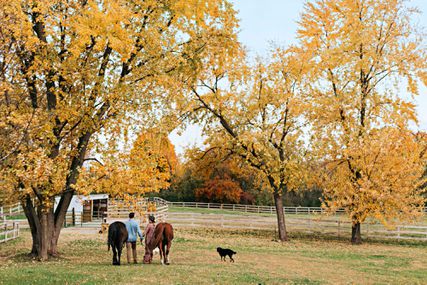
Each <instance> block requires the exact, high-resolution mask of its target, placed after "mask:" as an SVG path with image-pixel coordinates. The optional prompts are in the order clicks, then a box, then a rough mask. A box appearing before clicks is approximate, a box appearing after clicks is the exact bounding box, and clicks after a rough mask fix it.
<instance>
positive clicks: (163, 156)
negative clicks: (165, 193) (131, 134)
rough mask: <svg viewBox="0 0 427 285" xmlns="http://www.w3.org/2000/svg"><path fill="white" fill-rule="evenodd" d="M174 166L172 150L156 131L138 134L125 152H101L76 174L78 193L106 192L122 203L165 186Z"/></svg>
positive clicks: (176, 161) (171, 145)
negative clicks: (97, 157) (78, 177)
mask: <svg viewBox="0 0 427 285" xmlns="http://www.w3.org/2000/svg"><path fill="white" fill-rule="evenodd" d="M177 166H178V158H177V156H176V154H175V148H174V146H173V144H172V143H171V142H170V140H169V138H168V137H167V135H166V134H164V133H161V132H159V131H158V130H156V129H150V130H146V131H144V132H142V133H141V134H140V135H138V136H137V138H136V139H135V141H134V142H133V145H132V148H131V149H130V150H129V151H123V150H122V151H121V152H117V151H114V152H104V153H103V154H102V156H101V157H100V158H99V159H96V160H95V161H93V163H91V164H90V167H88V168H85V169H84V171H82V172H81V173H80V175H81V179H80V180H79V181H78V183H77V184H76V186H75V188H76V189H77V190H78V192H79V193H81V194H90V193H91V192H98V193H108V194H109V195H110V196H111V197H114V198H120V199H125V200H132V199H134V198H138V197H140V196H141V195H143V194H144V193H147V192H155V191H159V190H161V189H165V188H167V187H169V185H170V182H171V179H172V176H173V175H174V174H175V171H176V169H177Z"/></svg>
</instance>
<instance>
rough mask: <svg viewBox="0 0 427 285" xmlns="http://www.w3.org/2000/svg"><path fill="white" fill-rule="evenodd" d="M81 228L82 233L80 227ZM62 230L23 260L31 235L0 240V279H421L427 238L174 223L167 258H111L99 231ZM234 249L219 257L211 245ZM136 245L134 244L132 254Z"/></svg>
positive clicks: (426, 274)
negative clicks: (47, 250) (276, 232)
mask: <svg viewBox="0 0 427 285" xmlns="http://www.w3.org/2000/svg"><path fill="white" fill-rule="evenodd" d="M79 231H83V232H79ZM79 231H78V229H66V230H64V231H63V233H62V236H61V239H60V250H61V257H60V258H57V259H54V260H51V261H49V262H45V263H40V262H37V261H34V260H32V259H30V258H29V257H28V256H27V253H28V252H29V250H30V234H29V232H26V231H24V232H23V233H22V237H20V238H19V239H18V240H14V241H11V242H8V243H6V244H0V284H107V283H108V284H426V282H427V263H426V262H425V261H426V260H427V244H425V243H424V244H423V243H404V244H403V243H396V242H387V243H379V242H376V243H365V244H363V245H360V246H351V245H350V244H349V243H348V241H344V240H333V239H326V238H317V239H313V238H310V237H308V236H292V239H291V241H290V242H287V243H283V244H281V243H279V242H276V241H273V240H272V236H273V233H272V232H259V231H225V230H213V229H198V230H195V229H175V240H174V242H173V245H172V250H171V265H169V266H162V265H160V263H159V260H158V256H155V262H154V264H151V265H141V264H138V265H133V264H132V265H127V264H126V265H123V266H120V267H114V266H112V265H110V262H111V253H110V252H107V246H106V236H105V235H99V234H97V233H96V231H95V230H87V229H86V230H82V229H79ZM217 246H221V247H230V248H232V249H234V250H235V251H237V252H238V253H237V255H236V256H235V260H236V262H235V263H230V262H221V261H220V258H219V256H218V254H217V253H216V250H215V249H216V247H217ZM142 250H143V248H142V247H141V246H138V254H139V257H142V254H143V252H142Z"/></svg>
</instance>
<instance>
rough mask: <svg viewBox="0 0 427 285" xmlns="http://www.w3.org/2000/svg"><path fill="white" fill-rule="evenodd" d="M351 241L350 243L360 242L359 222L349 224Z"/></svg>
mask: <svg viewBox="0 0 427 285" xmlns="http://www.w3.org/2000/svg"><path fill="white" fill-rule="evenodd" d="M351 243H352V244H361V243H362V237H361V235H360V223H359V222H355V223H353V224H352V226H351Z"/></svg>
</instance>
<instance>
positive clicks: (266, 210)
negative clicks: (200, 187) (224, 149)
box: [163, 200, 427, 215]
mask: <svg viewBox="0 0 427 285" xmlns="http://www.w3.org/2000/svg"><path fill="white" fill-rule="evenodd" d="M163 201H164V200H163ZM168 204H169V205H170V206H173V207H182V208H200V209H221V210H229V211H237V212H245V213H260V214H275V213H276V208H275V207H274V206H258V205H243V204H220V203H204V202H168ZM283 210H284V212H285V214H297V215H298V214H324V213H326V211H325V209H324V208H322V207H283ZM335 213H336V214H343V213H345V210H344V209H339V210H337V211H336V212H335ZM424 213H425V214H427V207H426V208H424Z"/></svg>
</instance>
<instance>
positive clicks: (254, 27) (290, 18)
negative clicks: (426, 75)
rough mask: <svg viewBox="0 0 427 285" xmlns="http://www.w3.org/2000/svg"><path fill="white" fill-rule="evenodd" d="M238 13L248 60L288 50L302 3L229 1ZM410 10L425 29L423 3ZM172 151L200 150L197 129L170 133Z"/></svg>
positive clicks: (424, 108)
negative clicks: (195, 147)
mask: <svg viewBox="0 0 427 285" xmlns="http://www.w3.org/2000/svg"><path fill="white" fill-rule="evenodd" d="M231 2H232V3H234V6H235V9H236V10H238V18H239V19H240V31H239V40H240V42H241V43H242V44H243V45H245V46H246V48H247V50H248V51H249V54H250V56H251V57H254V56H257V55H260V56H266V55H267V54H268V51H269V50H270V47H271V44H272V43H274V44H275V45H279V46H284V47H285V46H288V45H289V44H293V43H295V40H296V30H297V21H298V19H299V16H300V13H301V12H302V9H303V5H304V2H305V0H231ZM409 5H410V6H411V7H418V8H419V10H420V11H421V14H420V15H418V16H417V17H416V18H415V19H414V22H415V23H417V24H418V25H420V26H422V27H425V28H426V29H427V0H412V1H410V2H409ZM416 104H417V111H418V118H419V126H418V127H416V128H417V129H420V130H424V131H427V88H426V87H422V88H421V89H420V95H419V96H417V97H416ZM169 137H170V139H171V141H172V143H173V144H174V145H175V150H176V152H177V153H178V154H179V155H182V154H183V152H184V149H185V147H189V146H193V145H198V146H201V145H202V142H203V137H202V133H201V128H200V127H199V126H197V125H191V126H189V127H188V128H187V130H186V131H184V132H183V133H182V135H181V136H179V135H178V134H177V133H176V132H173V133H172V134H171V135H170V136H169Z"/></svg>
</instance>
